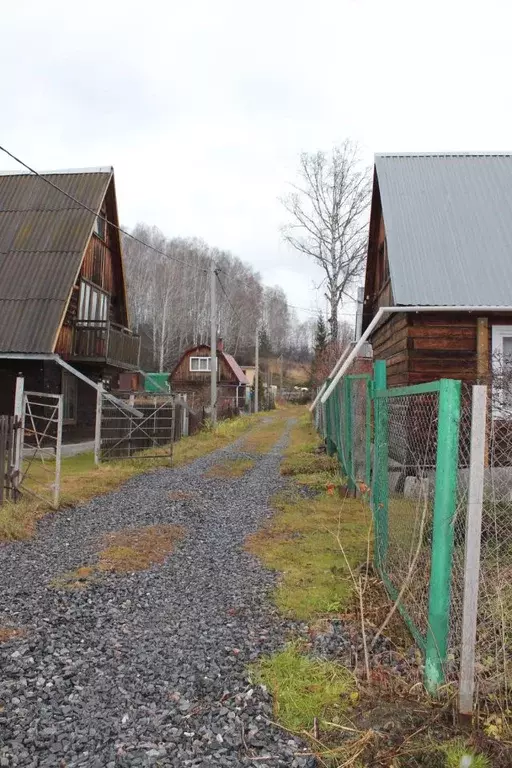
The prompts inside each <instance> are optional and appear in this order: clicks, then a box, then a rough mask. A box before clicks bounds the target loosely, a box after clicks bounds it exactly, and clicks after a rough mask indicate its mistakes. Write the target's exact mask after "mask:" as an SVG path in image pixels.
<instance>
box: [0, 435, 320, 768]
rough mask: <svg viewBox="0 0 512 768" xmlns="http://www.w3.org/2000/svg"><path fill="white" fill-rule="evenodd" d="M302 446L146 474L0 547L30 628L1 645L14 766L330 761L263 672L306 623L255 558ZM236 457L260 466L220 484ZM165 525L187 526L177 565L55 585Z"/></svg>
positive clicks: (9, 760)
mask: <svg viewBox="0 0 512 768" xmlns="http://www.w3.org/2000/svg"><path fill="white" fill-rule="evenodd" d="M286 440H287V435H286V434H284V435H283V438H282V439H281V440H280V441H279V442H278V443H277V444H276V445H275V447H274V448H273V449H272V450H271V451H270V452H269V453H268V454H266V455H263V456H250V455H248V454H245V453H243V452H241V446H242V441H241V440H239V441H237V442H236V443H233V444H232V445H230V446H228V447H227V448H224V449H222V450H220V451H216V452H215V453H212V454H210V455H208V456H205V457H202V458H200V459H198V460H196V461H194V462H193V463H192V464H190V465H188V466H185V467H182V468H176V469H167V470H160V471H158V472H154V473H148V474H145V475H140V476H138V477H136V478H132V479H131V480H129V481H128V482H127V483H126V484H125V485H124V486H122V487H121V488H120V489H119V490H117V491H115V492H113V493H110V494H108V495H105V496H101V497H97V498H95V499H93V500H92V501H90V502H89V503H87V504H84V505H82V506H80V507H77V508H75V509H73V510H64V511H61V512H59V513H56V514H54V515H51V516H48V517H47V518H45V519H44V520H43V521H41V523H40V524H39V526H38V532H37V536H36V538H34V539H33V540H31V541H27V542H17V543H10V544H6V545H3V546H0V626H5V624H6V623H8V624H9V625H14V626H17V627H23V628H24V629H25V630H26V634H25V635H24V637H22V638H17V639H14V640H11V641H8V642H6V643H2V644H0V666H1V675H0V766H6V767H11V766H12V767H14V766H23V768H36V767H37V768H55V767H56V766H62V767H63V768H64V767H65V768H79V766H84V767H85V766H87V768H117V767H120V768H124V767H125V766H162V768H163V767H164V766H176V767H178V766H179V768H185V767H186V766H196V767H197V768H199V767H203V766H204V767H205V768H206V767H207V766H215V767H217V768H221V767H222V766H226V768H228V767H229V766H268V767H269V768H274V767H275V766H288V767H289V768H312V767H313V766H314V765H315V761H314V758H311V757H308V756H307V755H306V754H304V750H305V748H304V745H303V744H301V743H300V742H299V741H298V740H297V739H296V738H294V737H292V736H291V735H290V734H289V733H287V732H285V731H283V730H281V729H279V728H277V727H275V726H274V725H272V724H271V723H270V722H269V720H272V719H273V714H272V702H271V699H270V696H269V694H268V693H267V692H266V691H265V690H264V689H263V688H262V687H261V686H255V685H252V684H251V682H250V680H249V679H248V676H247V667H248V665H249V664H250V663H251V662H252V661H254V660H255V659H257V658H258V656H260V655H261V654H265V653H271V652H273V651H274V650H276V649H277V648H279V647H281V646H282V644H283V643H284V642H285V641H286V638H287V635H288V633H289V631H290V630H291V629H292V624H291V623H290V622H287V621H286V620H285V619H283V618H282V617H281V616H279V615H278V613H277V612H276V610H275V609H274V608H273V606H272V603H271V601H270V599H269V595H268V593H269V590H270V589H272V587H273V586H274V584H275V578H276V577H275V575H274V574H272V573H271V572H270V571H268V570H266V569H265V568H264V567H263V566H262V565H261V564H260V563H259V562H258V561H257V560H256V559H255V558H253V557H252V556H251V555H250V554H248V553H247V552H245V551H244V549H243V543H244V539H245V538H246V536H247V535H248V534H250V533H252V532H254V531H256V530H258V528H260V527H261V525H262V524H263V523H264V522H265V520H266V519H267V518H268V517H269V516H271V515H272V511H271V509H270V507H269V500H270V497H271V496H272V494H274V493H275V492H276V491H278V490H279V488H280V487H282V480H281V479H280V476H279V461H280V457H281V452H282V449H283V447H284V446H285V444H286ZM234 456H236V457H240V456H248V457H250V458H253V459H254V460H255V465H254V468H253V469H252V470H251V471H250V472H248V473H247V474H246V475H244V476H243V477H241V478H237V479H232V480H230V479H218V478H206V477H205V476H204V473H205V472H206V471H207V470H208V469H210V468H211V467H212V466H213V465H214V464H216V463H218V462H219V461H222V460H224V459H228V458H233V457H234ZM173 491H174V492H176V491H186V492H190V494H191V495H190V497H189V498H183V499H178V500H171V499H170V498H169V494H170V493H171V492H173ZM178 495H179V494H178ZM175 496H176V494H175ZM158 523H173V524H177V525H182V526H183V527H184V528H185V531H186V533H185V537H184V538H183V540H182V541H180V542H179V543H178V544H177V547H176V549H175V551H174V552H173V553H172V554H171V555H170V557H169V558H168V559H167V560H166V562H165V563H164V564H163V565H158V566H155V567H153V568H151V569H149V570H147V571H141V572H137V573H132V574H128V575H115V574H105V575H103V576H102V577H101V579H99V580H98V581H95V582H94V583H92V584H91V585H90V586H88V587H87V588H85V589H82V590H73V591H71V590H65V589H55V588H54V587H52V586H50V583H51V581H52V579H54V578H55V577H57V576H59V575H61V574H63V573H64V572H66V571H69V570H72V569H75V568H77V567H79V566H81V565H87V564H92V563H94V562H95V559H96V556H97V552H98V550H99V549H100V548H101V546H100V543H101V538H102V536H103V535H104V534H105V533H108V532H110V531H115V530H119V529H121V528H126V527H133V526H142V525H153V524H158Z"/></svg>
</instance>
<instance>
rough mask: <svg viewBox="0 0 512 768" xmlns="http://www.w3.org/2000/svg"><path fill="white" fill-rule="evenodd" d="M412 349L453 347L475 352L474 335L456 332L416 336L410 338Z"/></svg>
mask: <svg viewBox="0 0 512 768" xmlns="http://www.w3.org/2000/svg"><path fill="white" fill-rule="evenodd" d="M411 342H412V348H413V349H432V350H444V349H455V350H460V351H462V352H475V349H476V345H475V338H474V336H473V337H471V336H462V337H460V336H457V335H456V334H447V335H446V336H436V337H435V338H432V337H431V336H416V338H412V339H411Z"/></svg>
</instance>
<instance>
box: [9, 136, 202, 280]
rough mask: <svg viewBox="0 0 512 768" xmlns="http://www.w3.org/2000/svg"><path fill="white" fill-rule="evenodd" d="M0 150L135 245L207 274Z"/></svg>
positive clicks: (10, 153)
mask: <svg viewBox="0 0 512 768" xmlns="http://www.w3.org/2000/svg"><path fill="white" fill-rule="evenodd" d="M0 150H2V152H5V154H6V155H9V157H11V158H12V159H13V160H15V161H16V162H17V163H19V164H20V165H22V166H23V167H24V168H26V169H27V171H30V173H32V174H34V176H37V177H38V178H39V179H42V181H44V182H46V184H49V185H50V187H53V188H54V189H56V190H57V191H58V192H61V193H62V194H63V195H64V196H65V197H67V198H68V199H69V200H72V201H73V202H74V203H75V204H76V205H78V206H80V208H83V209H84V210H86V211H89V213H92V214H94V216H97V217H98V219H101V220H102V221H104V222H105V223H106V224H109V225H110V226H111V227H114V229H117V231H118V232H121V233H122V234H123V235H125V236H126V237H129V238H130V239H131V240H134V241H135V242H136V243H139V244H140V245H143V246H144V247H145V248H149V249H150V250H151V251H155V253H159V254H160V256H165V257H166V258H167V259H171V260H172V261H175V262H176V263H177V264H183V265H184V266H185V267H189V268H190V267H192V268H193V269H197V270H198V271H199V272H207V271H208V270H207V269H204V268H202V267H197V266H195V265H194V264H190V263H189V262H188V261H183V260H182V259H178V258H176V256H171V255H170V254H169V253H166V252H165V251H161V250H160V249H159V248H155V246H154V245H150V244H149V243H145V242H144V240H141V239H140V238H139V237H135V235H132V234H130V232H127V231H126V230H125V229H121V227H120V226H119V225H118V224H114V222H113V221H109V219H107V217H106V216H101V215H100V214H99V213H98V212H97V211H95V210H94V208H89V206H88V205H85V203H82V202H81V201H80V200H77V199H76V197H73V195H70V194H69V192H66V191H65V190H64V189H62V188H61V187H59V186H58V185H57V184H55V183H54V182H53V181H51V180H50V179H49V178H48V177H47V176H43V175H42V174H40V173H38V172H37V171H36V170H34V168H31V167H30V165H27V163H24V162H23V160H20V158H19V157H16V155H13V154H12V152H9V150H8V149H6V148H5V147H2V146H1V145H0Z"/></svg>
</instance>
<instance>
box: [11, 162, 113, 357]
mask: <svg viewBox="0 0 512 768" xmlns="http://www.w3.org/2000/svg"><path fill="white" fill-rule="evenodd" d="M48 175H49V174H48ZM45 176H46V174H45ZM111 178H112V169H111V168H110V169H105V170H103V169H101V170H93V171H88V172H84V171H80V172H73V171H68V172H62V173H59V172H55V173H52V174H51V181H52V182H53V183H54V184H55V185H56V186H58V187H60V188H61V189H62V190H64V191H65V192H67V193H68V194H70V195H71V196H72V197H74V198H76V199H77V200H78V201H79V202H81V203H83V204H84V205H86V206H88V207H89V208H92V209H93V210H95V211H99V209H100V207H101V204H102V202H103V198H104V197H105V193H106V191H107V187H108V184H109V182H110V180H111ZM94 218H95V217H94V214H93V213H90V212H89V211H86V210H85V209H83V208H82V207H81V206H80V205H78V204H77V203H74V202H73V201H72V200H70V199H69V198H68V197H66V195H63V194H62V192H59V191H58V190H56V189H54V188H53V187H51V186H50V185H49V184H47V183H46V182H45V181H44V180H43V179H40V178H39V177H37V176H34V175H31V174H7V175H2V174H0V353H1V352H32V353H36V352H39V353H41V352H53V345H54V342H55V336H56V333H57V330H58V328H59V323H60V321H61V318H62V314H63V312H64V310H65V307H66V303H67V301H68V298H69V295H70V291H71V288H72V286H73V282H74V280H75V276H76V274H77V272H78V270H79V268H80V264H81V262H82V257H83V253H84V251H85V248H86V246H87V243H88V241H89V238H90V236H91V232H92V227H93V224H94Z"/></svg>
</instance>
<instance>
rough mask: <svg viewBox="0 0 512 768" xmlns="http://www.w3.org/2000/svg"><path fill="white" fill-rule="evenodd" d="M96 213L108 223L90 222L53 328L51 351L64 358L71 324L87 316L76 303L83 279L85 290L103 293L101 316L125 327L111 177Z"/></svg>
mask: <svg viewBox="0 0 512 768" xmlns="http://www.w3.org/2000/svg"><path fill="white" fill-rule="evenodd" d="M98 210H99V212H100V215H101V216H102V217H104V218H106V219H107V220H108V221H109V222H112V223H111V224H106V223H104V222H101V221H98V226H96V222H95V221H93V226H92V232H91V234H90V236H89V240H88V242H87V245H86V247H85V249H84V252H83V255H82V260H81V263H80V265H79V268H78V272H77V274H76V277H75V280H74V282H73V285H72V286H71V290H70V293H69V297H68V301H67V304H66V305H65V307H64V309H63V314H62V317H61V322H60V326H59V328H58V329H57V333H56V341H55V344H54V351H55V352H57V353H58V354H61V355H62V356H63V357H68V356H69V355H70V353H71V351H72V337H73V326H74V323H75V322H76V321H77V320H84V319H88V318H85V317H81V314H84V310H83V306H80V303H81V299H80V292H81V285H82V283H83V282H86V283H87V284H88V286H89V288H88V290H89V291H91V290H94V291H97V292H98V293H101V294H102V295H105V297H106V298H105V300H104V301H105V303H106V305H107V307H108V310H107V314H106V317H105V318H104V319H106V320H109V321H111V322H114V323H117V324H119V325H122V326H125V327H128V325H129V316H128V303H127V296H126V282H125V277H124V270H123V258H122V250H121V239H120V233H119V230H118V229H117V226H119V222H118V213H117V203H116V195H115V185H114V178H113V176H112V177H111V179H110V181H109V184H108V187H107V189H106V191H105V194H104V196H103V198H102V200H101V202H100V205H99V206H98ZM113 225H115V226H113Z"/></svg>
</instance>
